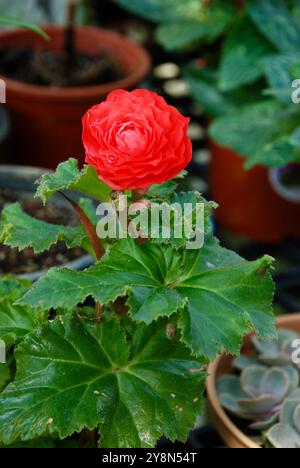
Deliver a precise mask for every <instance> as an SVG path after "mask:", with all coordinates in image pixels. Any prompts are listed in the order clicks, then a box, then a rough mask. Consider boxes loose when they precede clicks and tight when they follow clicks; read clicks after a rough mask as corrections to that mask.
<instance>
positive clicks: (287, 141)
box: [246, 135, 300, 169]
mask: <svg viewBox="0 0 300 468" xmlns="http://www.w3.org/2000/svg"><path fill="white" fill-rule="evenodd" d="M292 162H295V163H296V162H298V163H299V162H300V148H297V147H295V145H293V144H292V142H291V137H290V135H283V136H281V137H280V138H278V139H275V140H274V141H271V142H270V143H267V144H266V145H264V146H263V147H262V148H261V149H260V151H257V153H256V154H254V155H253V157H252V158H249V160H247V161H246V168H249V169H250V168H251V167H253V166H256V164H263V165H264V166H265V167H271V168H272V167H273V168H276V167H282V166H285V165H286V164H288V163H292Z"/></svg>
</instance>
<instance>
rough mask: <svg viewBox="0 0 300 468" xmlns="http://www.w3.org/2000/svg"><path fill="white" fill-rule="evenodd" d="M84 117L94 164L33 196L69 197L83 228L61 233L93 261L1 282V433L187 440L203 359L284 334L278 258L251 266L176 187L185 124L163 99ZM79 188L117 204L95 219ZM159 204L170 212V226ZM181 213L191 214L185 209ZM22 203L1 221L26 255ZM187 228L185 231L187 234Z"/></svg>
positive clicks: (66, 173) (121, 101)
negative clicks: (275, 302) (276, 309)
mask: <svg viewBox="0 0 300 468" xmlns="http://www.w3.org/2000/svg"><path fill="white" fill-rule="evenodd" d="M83 124H84V131H83V141H84V145H85V150H86V162H87V164H86V165H85V167H84V168H83V169H82V170H80V169H79V168H78V167H77V163H76V161H75V160H73V159H71V160H68V161H66V162H65V163H62V164H60V165H59V166H58V168H57V170H56V172H55V173H54V174H46V175H44V176H43V177H42V178H41V179H40V181H39V185H38V188H37V196H38V197H40V198H41V199H42V200H43V201H44V202H45V203H46V202H47V201H48V200H49V199H51V197H52V196H54V194H55V193H57V192H58V193H59V194H60V196H62V197H63V199H66V200H68V201H69V202H70V205H71V206H72V207H73V209H74V211H75V213H76V214H77V215H78V217H79V219H80V221H81V225H82V229H81V231H80V232H79V233H78V231H76V232H73V233H71V232H69V233H66V232H64V234H63V235H64V236H65V237H66V238H68V241H69V242H70V243H71V244H72V245H74V244H78V243H80V242H82V238H83V236H84V239H85V243H86V245H88V246H89V249H91V250H92V251H93V252H94V256H95V258H96V259H97V261H96V263H95V265H94V266H92V267H90V268H88V269H86V270H85V271H82V272H74V271H70V270H69V269H67V268H63V269H57V268H54V269H52V270H50V272H49V273H48V274H47V275H46V276H44V277H43V278H41V279H40V280H39V281H37V282H36V283H35V284H34V285H33V286H32V285H30V284H25V285H24V284H23V283H21V285H20V286H18V284H17V282H16V280H13V281H14V283H13V284H11V281H12V280H11V279H10V278H5V277H4V278H2V280H1V281H0V291H2V294H3V295H2V298H1V301H0V310H1V314H0V338H1V339H2V340H3V341H5V342H6V343H7V349H8V359H7V364H6V368H2V369H4V370H5V369H6V378H5V383H4V385H3V388H2V392H1V394H0V439H1V441H2V443H3V444H6V445H9V444H15V443H19V441H20V440H21V441H23V442H26V441H32V440H33V442H31V444H35V443H36V444H38V443H39V441H38V440H37V439H39V438H45V437H46V438H47V437H48V439H50V442H51V441H53V440H57V439H66V438H69V437H72V436H73V437H74V438H75V439H78V437H79V439H80V438H81V437H83V438H84V439H85V438H91V437H92V439H93V441H94V443H95V444H96V445H97V443H98V442H97V439H99V446H100V447H108V448H117V447H121V448H126V447H134V448H139V447H145V448H147V447H154V446H155V444H156V442H157V440H158V439H159V438H160V437H161V436H163V435H164V436H166V437H167V438H169V439H171V440H173V441H174V440H186V438H187V436H188V433H189V431H190V430H191V429H192V428H193V426H194V424H195V421H196V418H197V415H198V414H199V412H201V409H202V405H203V398H202V393H203V388H204V382H205V377H206V374H205V372H204V369H205V367H206V364H207V362H209V361H211V360H212V359H214V358H215V356H216V355H217V354H218V353H220V352H221V351H226V352H228V353H230V354H233V355H235V354H236V355H238V354H239V352H240V346H241V343H242V338H243V336H244V335H245V334H247V333H248V332H249V331H251V330H256V332H257V334H258V336H260V337H261V338H265V339H268V338H272V337H274V336H275V335H276V331H275V326H274V324H275V321H274V316H273V313H272V299H273V292H274V285H273V281H272V278H271V275H270V268H271V266H272V261H273V260H272V259H271V258H270V257H263V258H261V259H259V260H257V261H254V262H248V261H245V260H244V259H242V258H241V257H239V256H238V255H236V254H235V253H234V252H231V251H228V250H226V249H224V248H222V247H221V246H220V245H219V242H218V241H217V239H216V238H214V236H213V234H212V228H211V223H210V212H211V209H212V208H213V207H214V204H212V203H207V202H206V201H205V200H204V199H203V198H202V197H201V195H200V194H199V193H195V192H188V193H182V192H177V191H176V177H177V176H178V175H180V174H181V176H182V170H183V169H184V168H185V167H186V165H187V164H188V163H189V161H190V160H191V157H192V145H191V142H190V140H189V138H188V137H187V128H188V119H187V118H185V117H183V116H182V115H181V114H180V113H179V112H178V111H177V110H176V109H175V108H173V107H171V106H169V105H167V103H166V102H165V101H164V100H163V99H162V98H161V97H159V96H158V95H157V94H155V93H151V92H150V91H147V90H136V91H134V92H131V93H129V92H126V91H123V90H118V91H114V92H112V93H111V94H110V95H109V97H108V99H107V100H106V101H105V102H104V103H101V104H100V105H96V106H94V107H93V108H92V109H90V110H89V111H88V112H87V114H86V115H85V117H84V119H83ZM100 135H101V137H100ZM103 184H105V186H106V190H107V192H106V195H105V193H103ZM70 189H72V190H73V191H78V192H79V193H80V194H81V196H85V197H90V196H92V197H94V198H95V199H97V200H99V201H101V200H105V199H107V198H108V199H109V200H110V202H109V204H106V205H104V206H103V204H102V205H101V204H100V206H99V208H98V209H97V216H96V215H95V209H94V208H93V209H92V207H91V205H90V203H89V199H88V200H85V201H81V204H78V203H77V202H76V200H75V198H74V197H73V195H72V194H70V193H68V190H70ZM125 196H126V197H125ZM106 197H107V198H106ZM124 200H125V201H126V203H127V205H128V206H127V208H126V209H125V208H124V206H125V202H124ZM157 208H159V212H158V213H160V210H162V212H165V210H168V209H169V210H170V213H169V214H170V216H167V222H164V219H165V218H164V217H161V216H160V215H159V216H158V217H156V216H154V213H157ZM175 208H176V210H175ZM180 208H181V209H182V208H184V209H186V210H187V211H184V216H181V217H178V216H177V215H178V213H180ZM15 209H16V206H15V205H13V206H12V207H11V208H10V209H8V211H7V216H6V219H4V220H3V221H2V225H3V226H4V230H5V231H7V233H8V236H9V238H10V242H13V244H14V245H19V247H20V248H21V249H22V248H23V246H24V238H23V234H24V229H21V231H20V230H19V229H18V223H17V222H15V221H14V220H13V218H12V217H11V218H10V219H9V216H11V214H12V211H14V210H15ZM149 215H150V216H149ZM22 216H23V215H22ZM20 217H21V214H20ZM187 220H189V222H188V223H187ZM30 223H31V222H30V220H27V222H26V226H29V229H30V225H31V224H30ZM182 223H184V226H187V227H188V228H187V229H184V230H183V229H179V230H178V226H180V225H181V227H182ZM33 232H34V234H35V235H34V236H31V238H30V239H28V237H27V238H26V244H27V242H30V245H31V246H32V247H33V248H34V249H37V248H38V249H39V248H40V247H41V242H43V243H44V245H43V247H46V246H47V245H46V244H47V243H48V244H50V243H51V241H52V239H51V236H52V233H51V230H49V229H48V228H47V227H46V226H44V227H43V228H42V229H41V231H40V237H39V238H38V236H37V234H38V233H37V231H33ZM199 233H200V234H201V236H200V238H201V242H200V244H198V243H196V244H195V242H194V241H195V239H194V238H195V237H196V238H197V235H198V234H199ZM53 237H55V235H53ZM198 240H199V239H198ZM202 241H203V242H202ZM253 290H255V295H253V294H252V291H253ZM249 291H251V294H249ZM87 299H89V300H88V302H86V300H87ZM19 315H22V316H23V317H24V318H25V317H26V318H27V317H28V322H29V324H28V325H27V326H25V327H23V326H22V321H19V319H18V316H19ZM1 321H2V322H1ZM8 322H9V323H8ZM2 323H3V327H2V326H1V324H2ZM20 328H22V330H20ZM10 362H12V363H13V365H12V369H16V372H14V371H12V372H10V371H9V372H8V371H7V366H9V369H10V364H9V363H10ZM85 430H87V431H93V432H92V434H91V433H90V432H89V433H87V432H84V431H85ZM76 434H77V435H76ZM78 434H81V435H80V436H79V435H78ZM35 440H36V441H35ZM43 440H44V439H43Z"/></svg>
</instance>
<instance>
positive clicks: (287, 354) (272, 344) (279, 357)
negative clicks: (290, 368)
mask: <svg viewBox="0 0 300 468" xmlns="http://www.w3.org/2000/svg"><path fill="white" fill-rule="evenodd" d="M299 339H300V335H298V334H297V333H296V332H294V331H292V330H288V329H280V330H278V340H271V341H260V340H258V339H257V338H256V336H253V337H252V338H251V340H252V344H253V346H254V349H255V351H256V353H255V355H254V356H250V357H249V356H240V357H239V358H237V359H236V360H235V361H234V367H235V368H236V369H239V370H244V369H246V368H247V367H249V366H251V365H265V366H270V367H273V366H276V367H282V366H286V365H291V364H292V357H291V356H292V353H293V352H294V351H295V348H293V342H294V341H295V340H299ZM295 365H296V364H295ZM296 367H298V369H299V370H300V365H296Z"/></svg>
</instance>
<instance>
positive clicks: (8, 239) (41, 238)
mask: <svg viewBox="0 0 300 468" xmlns="http://www.w3.org/2000/svg"><path fill="white" fill-rule="evenodd" d="M59 241H65V242H66V245H67V247H68V248H73V247H77V246H81V247H84V245H85V243H86V242H87V235H86V233H85V231H84V229H83V228H82V227H81V226H80V225H78V226H77V227H70V226H59V225H56V224H49V223H45V222H43V221H40V220H38V219H34V218H32V217H31V216H29V215H28V214H27V213H25V212H24V211H23V210H22V207H21V205H20V203H14V204H12V205H9V206H7V207H6V208H4V209H3V211H2V216H1V221H0V242H1V243H2V244H5V245H8V246H10V247H12V248H14V247H17V248H18V249H19V250H23V249H25V248H27V247H32V248H33V249H34V252H35V253H41V252H44V251H45V250H48V249H50V247H51V246H52V245H55V244H56V243H57V242H59Z"/></svg>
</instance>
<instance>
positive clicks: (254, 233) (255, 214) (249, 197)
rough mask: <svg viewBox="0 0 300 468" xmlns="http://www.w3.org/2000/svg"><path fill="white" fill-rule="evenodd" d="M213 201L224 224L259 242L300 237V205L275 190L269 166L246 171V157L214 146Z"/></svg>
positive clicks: (212, 171) (219, 219)
mask: <svg viewBox="0 0 300 468" xmlns="http://www.w3.org/2000/svg"><path fill="white" fill-rule="evenodd" d="M211 151H212V163H211V186H212V198H213V199H214V200H215V201H216V202H217V203H218V204H219V208H218V209H217V211H216V216H217V220H218V221H219V223H220V225H222V226H224V227H225V228H227V229H230V230H231V231H233V232H235V233H237V234H240V235H243V236H246V237H249V238H251V239H253V240H256V241H259V242H267V243H278V242H281V241H282V240H283V239H284V238H286V237H294V238H300V203H292V202H289V201H287V200H285V199H284V198H283V197H281V196H280V195H279V194H277V193H276V192H275V191H274V189H273V188H272V186H271V184H270V180H269V173H268V170H267V169H266V168H265V167H262V166H257V167H255V168H254V169H251V170H249V171H247V170H245V169H244V158H243V157H242V156H240V155H238V154H237V153H235V152H234V151H232V150H230V149H228V148H222V147H220V146H218V145H217V144H215V143H211Z"/></svg>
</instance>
